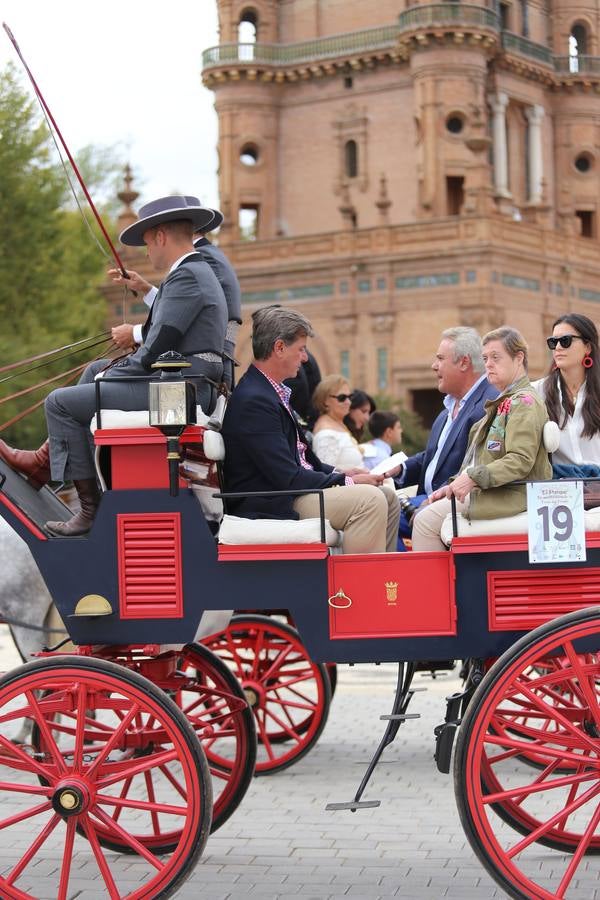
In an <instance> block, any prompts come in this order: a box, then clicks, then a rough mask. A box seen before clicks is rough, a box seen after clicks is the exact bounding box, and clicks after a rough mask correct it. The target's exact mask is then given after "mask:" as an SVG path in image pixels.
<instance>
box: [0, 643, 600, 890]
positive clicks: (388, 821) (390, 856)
mask: <svg viewBox="0 0 600 900" xmlns="http://www.w3.org/2000/svg"><path fill="white" fill-rule="evenodd" d="M16 662H17V659H16V657H15V656H14V655H13V652H12V648H11V644H10V638H8V636H7V634H6V631H5V629H4V628H2V627H0V668H2V669H5V668H6V667H7V666H8V667H10V665H11V664H16ZM394 683H395V668H394V667H393V666H381V667H374V666H357V667H355V668H350V667H340V669H339V680H338V689H337V692H336V695H335V698H334V701H333V703H332V707H331V711H330V716H329V721H328V723H327V725H326V728H325V731H324V733H323V734H322V736H321V738H320V740H319V743H318V744H317V746H316V747H315V748H314V749H313V750H312V751H311V752H310V753H309V754H308V755H307V756H306V757H305V758H304V759H303V760H301V761H300V762H298V763H297V764H295V765H294V766H293V767H291V768H289V769H287V770H285V771H283V772H281V773H278V774H276V775H273V776H262V777H260V778H256V779H254V781H253V783H252V785H251V787H250V790H249V791H248V793H247V795H246V797H245V799H244V800H243V802H242V804H241V806H240V807H239V808H238V810H237V811H236V813H235V814H234V815H233V816H232V818H231V819H230V820H229V821H228V822H227V823H226V824H225V825H224V826H223V827H222V828H221V829H220V830H219V831H217V832H216V833H215V834H214V835H213V836H211V837H210V838H209V841H208V845H207V848H206V851H205V854H204V856H203V858H202V860H201V861H200V863H199V864H198V866H197V867H196V869H195V871H194V872H193V874H192V875H191V877H190V878H189V880H188V881H187V882H186V883H185V885H184V886H183V887H182V888H181V889H180V890H179V892H178V893H177V895H176V896H177V898H179V900H197V898H199V897H202V898H207V900H243V898H248V900H285V898H290V900H292V898H302V900H337V898H340V897H348V898H361V900H376V898H388V897H401V898H407V900H437V898H447V900H469V898H477V900H492V898H502V897H505V896H506V895H505V894H504V892H503V891H502V890H501V889H500V888H499V887H497V886H496V885H495V883H494V882H493V880H492V879H491V878H490V877H489V876H488V875H487V873H486V872H485V870H484V869H483V868H482V866H481V865H480V863H479V862H478V860H477V859H476V857H475V856H474V854H473V852H472V850H471V848H470V845H469V844H468V842H467V840H466V838H465V836H464V834H463V832H462V828H461V826H460V822H459V818H458V813H457V810H456V805H455V800H454V792H453V785H452V778H451V776H445V775H442V774H440V773H439V772H438V771H437V769H436V767H435V763H434V761H433V728H434V726H435V725H436V724H437V723H438V722H439V721H441V719H442V717H443V713H444V702H443V701H444V697H445V696H446V695H447V694H449V693H451V692H452V691H454V690H456V689H458V685H459V682H458V680H457V678H456V676H455V675H444V676H442V677H439V678H438V679H437V680H435V681H433V680H432V679H431V678H430V677H423V676H419V675H418V676H417V679H416V684H417V686H419V687H425V688H426V689H427V690H426V692H424V693H418V694H416V695H415V697H414V700H413V705H412V707H411V710H410V711H411V712H419V713H420V714H421V716H422V718H421V719H420V720H416V721H409V722H408V723H406V724H405V725H403V726H402V727H401V729H400V733H399V736H398V738H397V740H396V742H395V743H394V744H393V745H392V746H391V747H390V748H388V749H387V750H386V752H385V754H384V757H383V761H382V763H381V764H380V766H379V767H378V769H377V770H376V773H375V775H374V778H373V780H372V783H371V785H370V786H369V788H368V789H367V792H366V795H365V799H381V801H382V803H381V806H380V807H379V808H377V809H368V810H361V811H358V812H356V813H351V812H348V811H342V812H327V811H326V810H325V806H326V804H327V803H329V802H335V801H345V800H350V799H352V797H353V795H354V792H355V790H356V787H357V785H358V784H359V782H360V779H361V777H362V774H363V772H364V768H365V766H366V764H367V762H368V759H369V758H370V754H371V753H372V751H373V749H374V748H375V746H376V744H377V741H378V739H379V737H380V735H381V733H382V730H383V725H384V723H382V722H380V721H379V716H380V715H381V714H383V713H386V712H389V709H390V706H391V702H392V699H393V690H394ZM8 811H9V810H8V809H7V807H6V804H5V805H4V806H3V815H6V814H7V812H8ZM18 852H19V848H8V849H7V848H6V847H3V846H2V842H1V835H0V866H1V865H2V863H4V865H6V858H7V854H8V857H9V858H10V856H11V855H12V856H14V855H16V854H17V853H18ZM21 852H22V851H21ZM60 852H61V848H60V845H57V848H56V853H55V855H51V856H49V857H48V859H47V860H44V861H43V863H41V864H40V865H39V867H37V869H36V873H35V874H34V876H33V877H32V879H31V885H30V887H29V888H28V889H29V890H30V891H31V892H32V893H33V895H34V896H35V897H36V898H40V900H46V898H48V900H50V898H56V896H57V893H56V891H57V884H56V872H57V870H58V866H59V864H60ZM17 858H19V857H18V856H17ZM123 862H127V865H128V866H129V875H128V877H129V878H131V882H132V889H133V885H134V884H135V873H136V861H135V859H132V858H131V857H129V858H128V860H127V859H125V860H124V858H123V857H117V856H115V857H114V865H122V864H123ZM595 865H596V864H595ZM75 867H76V873H74V874H73V877H72V881H71V883H70V885H69V894H68V898H69V900H100V898H105V897H106V894H105V893H104V892H102V891H101V890H99V889H100V887H101V882H99V881H98V871H97V867H96V866H95V863H94V861H93V858H92V854H91V853H90V852H89V850H88V849H87V848H86V845H85V844H84V847H83V849H80V850H79V851H78V853H77V856H76V859H75ZM596 883H597V884H600V882H598V881H596ZM596 894H597V895H598V897H600V888H599V890H598V891H597V892H595V891H593V890H592V891H591V890H590V885H589V883H588V884H587V887H586V889H585V890H577V885H576V886H575V890H574V892H573V893H572V894H568V895H567V896H568V898H569V900H571V898H573V900H591V898H592V897H593V896H596Z"/></svg>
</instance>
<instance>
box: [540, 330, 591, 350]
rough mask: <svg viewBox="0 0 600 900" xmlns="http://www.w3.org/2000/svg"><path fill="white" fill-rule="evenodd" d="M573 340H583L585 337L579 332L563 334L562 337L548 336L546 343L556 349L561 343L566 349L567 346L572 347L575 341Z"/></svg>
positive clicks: (551, 348)
mask: <svg viewBox="0 0 600 900" xmlns="http://www.w3.org/2000/svg"><path fill="white" fill-rule="evenodd" d="M573 340H576V341H582V340H583V338H582V337H580V336H579V335H578V334H563V335H561V336H560V337H551V338H546V343H547V344H548V347H549V348H550V350H556V348H557V346H558V345H559V344H560V346H561V347H564V349H565V350H566V349H567V347H570V346H571V344H572V343H573Z"/></svg>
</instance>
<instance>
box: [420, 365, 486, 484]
mask: <svg viewBox="0 0 600 900" xmlns="http://www.w3.org/2000/svg"><path fill="white" fill-rule="evenodd" d="M497 396H498V391H497V390H496V388H495V387H492V385H491V384H490V383H489V381H488V380H487V378H484V380H483V381H482V382H481V384H480V385H478V387H477V389H476V390H475V391H473V393H472V394H471V396H470V397H469V398H468V400H467V401H466V403H465V405H464V406H463V408H462V409H461V411H460V412H459V414H458V415H457V417H456V419H455V420H454V422H453V423H452V427H451V429H450V432H449V434H448V437H447V438H446V443H445V444H444V447H443V450H442V452H441V454H440V458H439V459H438V461H437V466H436V469H435V472H434V474H433V478H432V486H433V490H434V491H437V489H438V488H440V487H442V485H444V484H446V483H447V482H448V479H450V478H452V476H453V475H457V474H458V472H459V471H460V466H461V463H462V461H463V459H464V457H465V453H466V452H467V444H468V442H469V431H470V430H471V426H472V425H474V424H475V422H478V421H479V419H482V418H483V416H484V413H485V410H484V403H485V401H486V400H493V399H495V398H496V397H497ZM447 417H448V410H447V409H446V408H445V407H444V409H443V410H442V411H441V413H440V414H439V416H438V417H437V419H436V420H435V422H434V423H433V425H432V428H431V434H430V435H429V440H428V441H427V446H426V447H425V449H424V450H421V452H420V453H415V455H414V456H409V458H408V459H407V460H406V462H405V463H404V466H405V478H404V480H403V481H402V487H409V486H410V485H411V484H418V488H417V494H425V493H427V492H426V490H425V472H426V471H427V466H428V465H429V463H430V462H431V460H432V459H433V457H434V456H435V454H436V451H437V445H438V439H439V436H440V434H441V433H442V431H443V430H444V425H445V424H446V419H447Z"/></svg>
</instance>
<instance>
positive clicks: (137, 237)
mask: <svg viewBox="0 0 600 900" xmlns="http://www.w3.org/2000/svg"><path fill="white" fill-rule="evenodd" d="M219 215H220V213H219ZM138 216H139V218H138V221H137V222H134V223H133V225H129V226H128V227H127V228H125V229H124V230H123V231H122V232H121V234H120V236H119V240H120V241H121V243H122V244H126V245H127V246H128V247H143V246H144V233H145V232H146V231H148V229H149V228H154V226H155V225H162V224H163V222H175V221H177V220H180V219H185V220H189V221H190V222H191V223H192V225H193V226H194V231H210V230H211V228H212V227H216V226H213V225H212V221H213V219H214V218H215V213H214V210H212V209H208V207H206V206H201V204H200V201H199V200H198V198H197V197H186V196H183V195H180V194H177V195H175V196H172V197H161V198H160V199H159V200H152V202H151V203H146V205H145V206H142V208H141V209H140V211H139V213H138ZM221 221H222V219H221ZM219 224H220V223H219Z"/></svg>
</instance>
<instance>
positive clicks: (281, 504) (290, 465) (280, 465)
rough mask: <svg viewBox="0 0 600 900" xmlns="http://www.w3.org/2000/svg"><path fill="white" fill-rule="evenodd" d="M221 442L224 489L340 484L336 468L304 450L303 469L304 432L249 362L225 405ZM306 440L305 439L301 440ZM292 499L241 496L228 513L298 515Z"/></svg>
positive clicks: (276, 516)
mask: <svg viewBox="0 0 600 900" xmlns="http://www.w3.org/2000/svg"><path fill="white" fill-rule="evenodd" d="M221 433H222V435H223V439H224V441H225V464H224V480H225V490H226V491H230V492H232V493H239V492H242V491H243V492H244V493H246V492H247V493H251V492H253V491H286V490H290V491H297V490H306V489H310V488H328V487H332V486H333V485H336V484H337V485H343V484H344V483H345V476H344V475H343V474H342V473H339V472H334V470H333V467H332V466H327V465H325V464H324V463H322V462H320V460H319V459H318V458H317V457H316V456H315V454H314V453H313V452H312V451H311V450H310V449H309V448H307V452H306V461H307V462H309V463H310V464H311V466H313V469H305V468H303V467H302V465H301V464H300V457H299V456H298V446H297V441H298V437H300V438H301V439H303V433H302V431H301V429H300V428H299V426H298V425H297V423H296V421H295V419H294V418H293V416H292V415H291V413H290V412H288V410H287V409H286V408H285V406H284V405H283V403H281V401H280V399H279V397H278V396H277V394H276V392H275V390H274V388H273V387H272V385H270V384H269V382H268V381H267V379H266V378H265V376H264V375H263V374H262V372H259V370H258V369H257V368H256V367H255V366H253V365H251V366H250V367H249V369H248V371H247V372H246V373H245V375H243V376H242V378H241V379H240V381H239V383H238V384H237V386H236V388H235V390H234V391H233V394H232V395H231V399H230V400H229V403H228V404H227V412H226V413H225V418H224V420H223V428H222V431H221ZM305 443H306V441H305ZM295 499H296V498H295V497H244V498H242V499H241V500H228V501H226V504H227V511H228V512H229V513H231V514H232V515H236V516H244V517H245V518H248V519H258V518H261V519H263V518H269V519H297V518H298V514H297V513H296V512H294V509H293V506H292V504H293V502H294V500H295Z"/></svg>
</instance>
